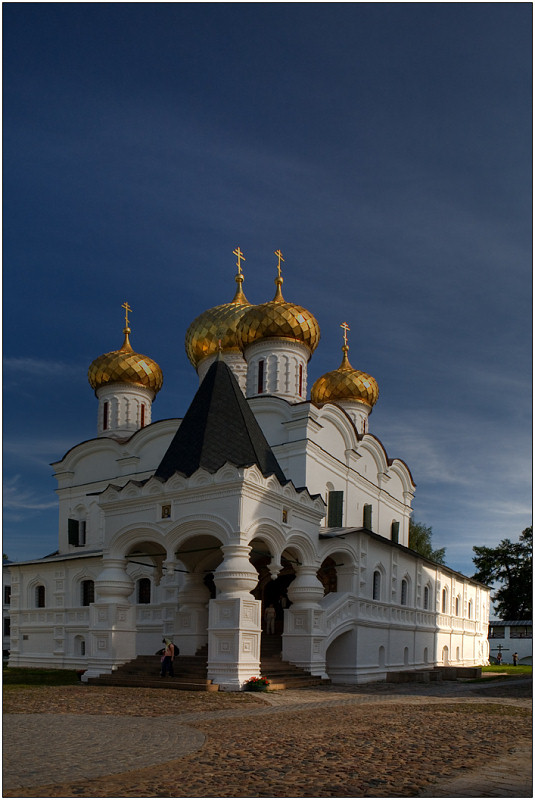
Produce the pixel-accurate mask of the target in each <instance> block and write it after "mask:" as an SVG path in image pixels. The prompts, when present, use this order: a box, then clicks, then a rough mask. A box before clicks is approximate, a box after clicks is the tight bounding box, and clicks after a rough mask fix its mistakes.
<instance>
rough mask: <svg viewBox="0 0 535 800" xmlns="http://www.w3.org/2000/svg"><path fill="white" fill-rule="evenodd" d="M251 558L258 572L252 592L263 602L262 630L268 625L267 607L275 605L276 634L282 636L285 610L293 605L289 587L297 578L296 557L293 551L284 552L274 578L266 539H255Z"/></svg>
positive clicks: (256, 598) (252, 543)
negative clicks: (277, 572) (289, 596)
mask: <svg viewBox="0 0 535 800" xmlns="http://www.w3.org/2000/svg"><path fill="white" fill-rule="evenodd" d="M249 560H250V562H251V564H252V565H253V566H254V568H255V569H256V571H257V572H258V584H257V586H256V588H255V589H254V590H253V592H252V593H251V594H252V595H253V597H254V598H255V600H260V601H261V603H262V630H263V631H266V627H267V620H266V609H267V608H269V607H270V606H273V608H274V609H275V622H274V634H275V635H276V636H280V635H282V633H283V630H284V610H285V609H286V608H289V607H290V606H291V601H290V600H289V598H288V587H289V585H290V584H291V582H292V581H293V579H294V578H295V566H296V563H297V562H296V559H295V558H294V557H293V555H292V554H291V553H287V552H285V553H283V555H282V556H281V560H280V563H281V565H282V569H281V570H280V572H279V574H278V575H277V576H276V578H272V575H271V572H270V571H269V565H270V564H271V560H272V556H271V552H270V550H269V548H268V546H267V544H266V543H265V542H264V541H262V540H261V539H253V541H252V542H251V554H250V556H249ZM269 616H270V615H268V617H269Z"/></svg>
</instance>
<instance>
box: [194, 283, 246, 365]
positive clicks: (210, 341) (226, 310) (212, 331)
mask: <svg viewBox="0 0 535 800" xmlns="http://www.w3.org/2000/svg"><path fill="white" fill-rule="evenodd" d="M235 280H236V283H237V284H238V288H237V289H236V294H235V295H234V298H233V300H232V301H231V302H230V303H223V304H222V305H220V306H215V307H214V308H209V309H208V310H207V311H203V313H202V314H199V316H198V317H196V318H195V319H194V320H193V322H192V323H191V325H190V326H189V328H188V330H187V331H186V341H185V345H186V355H187V357H188V358H189V360H190V361H191V363H192V364H193V366H194V367H197V366H198V365H199V363H200V362H201V361H202V360H203V358H206V357H207V356H211V355H213V354H214V353H217V352H218V351H219V350H221V351H223V352H226V353H228V352H231V353H232V352H236V353H239V352H240V346H239V343H238V340H237V337H236V328H237V325H238V323H239V321H240V319H241V318H242V316H243V315H244V314H245V312H246V311H247V310H248V309H249V308H251V304H250V302H249V301H248V300H247V298H246V297H245V295H244V293H243V290H242V283H243V275H242V274H239V275H236V279H235Z"/></svg>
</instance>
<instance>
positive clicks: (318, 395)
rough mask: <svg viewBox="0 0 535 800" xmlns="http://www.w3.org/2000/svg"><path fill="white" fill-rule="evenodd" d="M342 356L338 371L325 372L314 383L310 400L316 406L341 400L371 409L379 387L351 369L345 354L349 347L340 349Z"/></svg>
mask: <svg viewBox="0 0 535 800" xmlns="http://www.w3.org/2000/svg"><path fill="white" fill-rule="evenodd" d="M342 351H343V353H344V356H343V358H342V363H341V364H340V366H339V367H338V369H335V370H333V371H332V372H326V373H325V375H322V376H321V378H318V380H317V381H316V382H315V383H314V385H313V386H312V390H311V392H310V399H311V400H312V402H313V403H314V404H315V405H317V406H322V405H325V403H337V402H340V401H343V400H356V401H358V402H360V403H365V404H366V405H368V406H370V407H372V406H374V405H375V404H376V402H377V398H378V397H379V386H378V385H377V381H376V380H375V378H372V377H371V375H367V374H366V373H365V372H361V371H360V370H358V369H353V367H352V366H351V364H350V363H349V359H348V357H347V353H348V351H349V347H348V346H347V345H344V346H343V347H342Z"/></svg>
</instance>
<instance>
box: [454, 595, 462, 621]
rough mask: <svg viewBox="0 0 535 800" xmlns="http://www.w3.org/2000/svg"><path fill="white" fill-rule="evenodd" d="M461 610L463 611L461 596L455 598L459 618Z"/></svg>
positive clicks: (456, 613)
mask: <svg viewBox="0 0 535 800" xmlns="http://www.w3.org/2000/svg"><path fill="white" fill-rule="evenodd" d="M460 610H461V598H460V597H459V595H457V597H456V598H455V616H456V617H458V616H459V612H460Z"/></svg>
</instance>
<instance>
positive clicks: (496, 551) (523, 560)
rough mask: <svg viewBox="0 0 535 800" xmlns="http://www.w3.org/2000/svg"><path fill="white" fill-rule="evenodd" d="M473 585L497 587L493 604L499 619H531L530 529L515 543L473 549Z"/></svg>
mask: <svg viewBox="0 0 535 800" xmlns="http://www.w3.org/2000/svg"><path fill="white" fill-rule="evenodd" d="M473 550H474V553H475V555H474V558H473V561H474V564H475V566H476V568H477V572H476V574H475V575H474V579H475V580H476V581H481V583H486V584H487V585H494V586H496V585H497V586H498V588H497V589H496V591H495V593H494V595H492V601H493V602H494V604H495V608H496V614H497V615H498V617H499V618H500V619H509V620H514V619H532V615H533V598H532V570H533V528H532V527H530V528H526V529H525V530H523V531H522V533H521V534H520V538H519V540H518V542H512V541H511V540H510V539H503V541H501V542H500V543H499V544H498V545H497V547H484V546H482V547H474V548H473Z"/></svg>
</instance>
